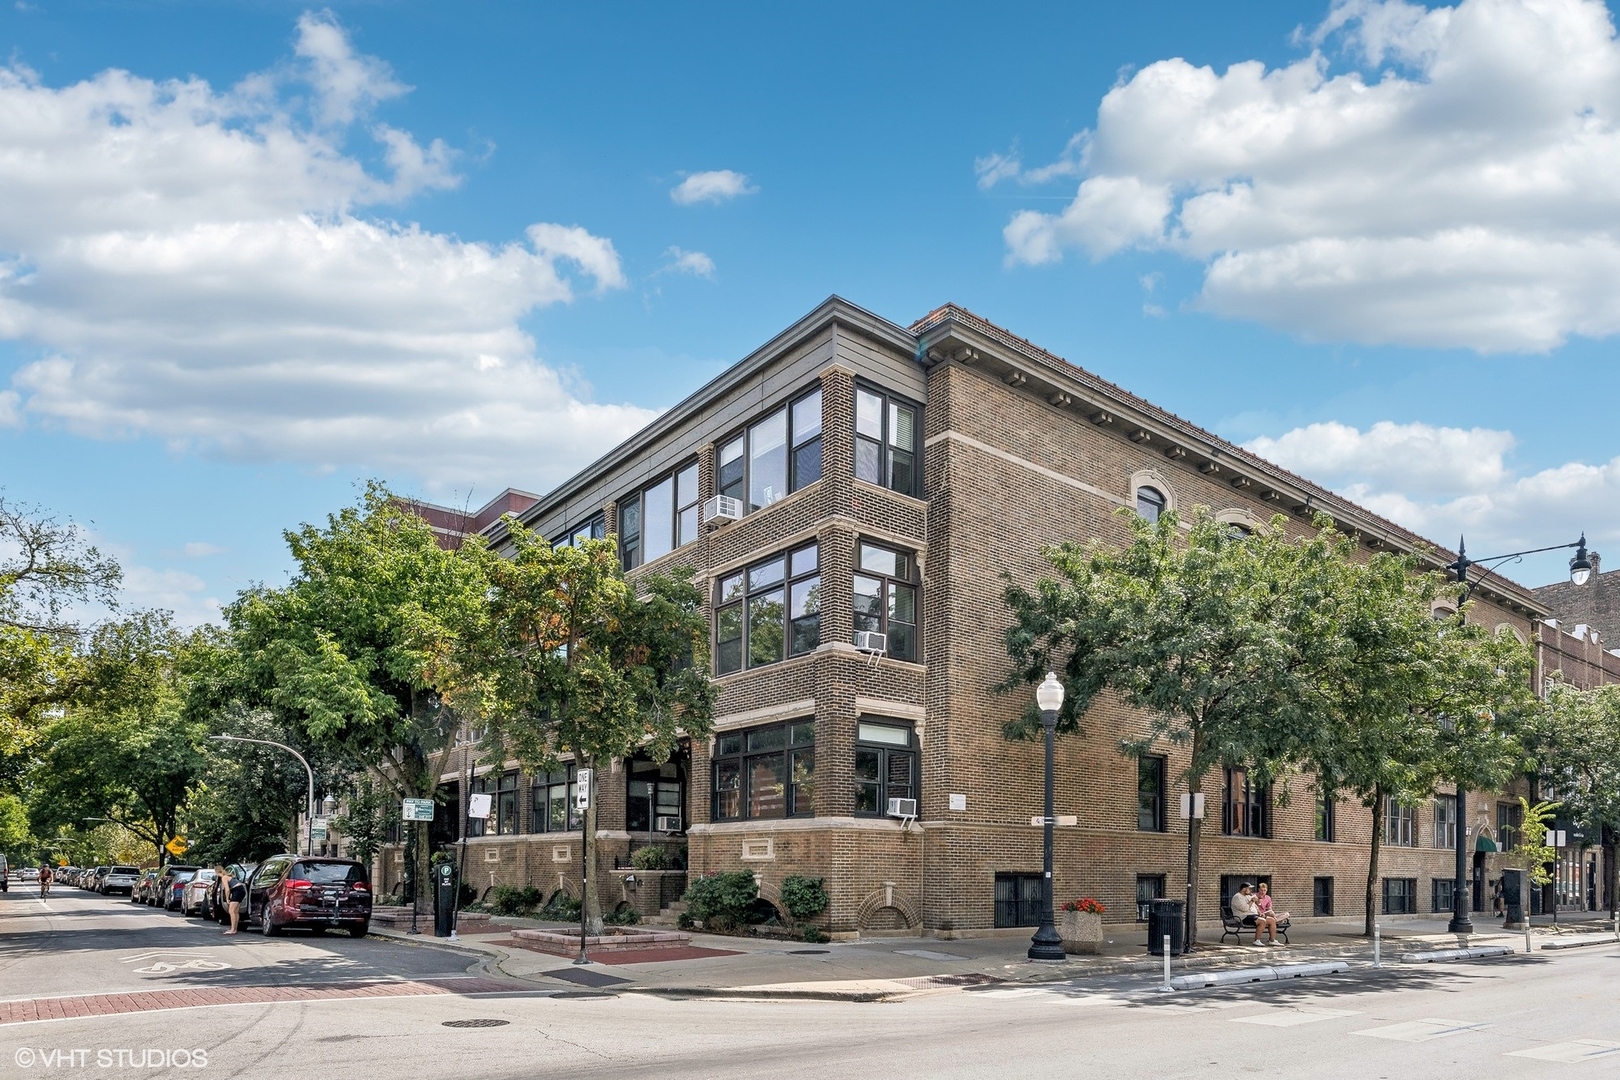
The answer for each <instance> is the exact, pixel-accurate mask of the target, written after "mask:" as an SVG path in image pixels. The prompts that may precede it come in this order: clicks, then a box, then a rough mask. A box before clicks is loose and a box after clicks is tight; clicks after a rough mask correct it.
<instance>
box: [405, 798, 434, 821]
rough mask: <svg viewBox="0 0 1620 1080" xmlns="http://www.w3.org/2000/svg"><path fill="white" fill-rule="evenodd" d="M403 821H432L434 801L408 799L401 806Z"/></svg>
mask: <svg viewBox="0 0 1620 1080" xmlns="http://www.w3.org/2000/svg"><path fill="white" fill-rule="evenodd" d="M400 820H401V821H432V820H433V800H432V799H406V800H405V801H404V802H403V803H401V804H400Z"/></svg>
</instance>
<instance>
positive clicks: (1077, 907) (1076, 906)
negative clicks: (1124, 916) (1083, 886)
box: [1063, 896, 1108, 915]
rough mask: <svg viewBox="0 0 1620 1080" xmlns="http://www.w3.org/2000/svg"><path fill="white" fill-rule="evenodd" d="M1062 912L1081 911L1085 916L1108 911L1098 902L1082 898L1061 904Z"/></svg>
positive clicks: (1087, 897) (1085, 897) (1086, 897)
mask: <svg viewBox="0 0 1620 1080" xmlns="http://www.w3.org/2000/svg"><path fill="white" fill-rule="evenodd" d="M1063 910H1064V911H1083V912H1085V913H1086V914H1087V915H1101V914H1102V913H1103V912H1105V911H1107V910H1108V909H1107V908H1105V907H1103V905H1102V903H1101V902H1100V901H1097V900H1093V899H1092V898H1091V897H1089V896H1082V897H1081V898H1080V899H1078V900H1065V901H1064V902H1063Z"/></svg>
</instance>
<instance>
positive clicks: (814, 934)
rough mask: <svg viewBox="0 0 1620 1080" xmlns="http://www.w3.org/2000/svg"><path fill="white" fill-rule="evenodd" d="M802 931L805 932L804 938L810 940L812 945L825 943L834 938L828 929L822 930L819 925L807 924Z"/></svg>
mask: <svg viewBox="0 0 1620 1080" xmlns="http://www.w3.org/2000/svg"><path fill="white" fill-rule="evenodd" d="M802 932H803V934H804V940H806V941H808V942H810V943H811V944H812V945H825V944H827V942H829V941H831V940H832V937H831V936H829V935H828V933H827V931H825V930H822V929H820V928H819V927H815V926H806V927H805V928H804V929H803V931H802Z"/></svg>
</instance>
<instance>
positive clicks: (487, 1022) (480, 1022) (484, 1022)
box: [443, 1016, 512, 1028]
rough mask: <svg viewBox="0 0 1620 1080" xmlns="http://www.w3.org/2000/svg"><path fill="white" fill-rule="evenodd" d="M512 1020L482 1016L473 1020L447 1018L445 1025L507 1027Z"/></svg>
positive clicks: (455, 1026)
mask: <svg viewBox="0 0 1620 1080" xmlns="http://www.w3.org/2000/svg"><path fill="white" fill-rule="evenodd" d="M511 1022H512V1021H510V1020H494V1019H491V1018H489V1017H484V1016H480V1017H475V1018H474V1019H471V1020H446V1021H445V1022H444V1025H443V1026H444V1027H449V1028H492V1027H505V1026H506V1025H507V1024H510V1023H511Z"/></svg>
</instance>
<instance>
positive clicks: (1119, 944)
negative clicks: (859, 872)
mask: <svg viewBox="0 0 1620 1080" xmlns="http://www.w3.org/2000/svg"><path fill="white" fill-rule="evenodd" d="M1447 921H1448V920H1447V917H1446V916H1439V917H1432V918H1426V917H1401V918H1397V919H1391V920H1389V921H1386V922H1383V923H1382V924H1381V926H1380V930H1381V936H1382V954H1383V960H1384V962H1385V963H1387V964H1393V963H1396V962H1398V958H1399V955H1400V954H1401V953H1406V952H1415V951H1424V950H1428V949H1442V948H1454V947H1456V946H1457V945H1458V943H1459V939H1458V938H1457V936H1456V935H1453V934H1448V933H1446V923H1447ZM1559 921H1560V924H1561V927H1560V928H1559V929H1557V930H1555V929H1554V928H1553V927H1552V926H1551V925H1550V923H1551V920H1550V919H1545V918H1543V917H1542V916H1536V917H1535V919H1534V920H1533V931H1532V934H1533V937H1534V939H1535V947H1536V948H1537V950H1539V949H1540V946H1541V945H1542V944H1543V943H1544V942H1547V941H1552V940H1555V939H1556V937H1557V936H1559V935H1560V934H1562V935H1571V936H1573V935H1590V934H1592V933H1594V932H1597V931H1601V930H1605V929H1608V927H1609V926H1610V925H1611V924H1609V923H1608V922H1607V921H1606V919H1605V918H1604V916H1603V913H1601V912H1583V913H1565V914H1563V915H1561V916H1560V919H1559ZM428 925H429V928H430V929H431V923H429V924H428ZM537 925H542V924H539V923H535V922H533V921H532V920H510V921H508V920H501V925H499V926H497V927H494V928H492V929H491V930H490V931H489V932H480V933H476V934H471V935H462V936H461V937H459V938H458V939H457V940H456V941H455V942H447V941H446V940H444V939H438V938H434V937H432V936H431V934H424V935H420V936H417V937H408V936H406V935H404V934H400V933H397V932H394V931H383V930H374V931H373V933H374V934H377V935H378V936H383V937H388V938H391V939H403V940H407V941H412V942H415V943H418V944H422V945H439V946H448V947H459V948H460V949H461V950H462V951H463V952H467V953H470V954H475V955H481V956H484V957H486V958H487V963H486V970H487V971H489V972H490V973H491V974H505V975H507V976H510V977H511V978H514V979H518V980H521V981H523V982H529V983H534V984H536V985H537V986H546V987H548V988H552V989H556V990H580V989H588V990H612V991H614V992H624V991H632V992H641V993H661V994H670V995H680V996H698V995H702V996H724V997H779V998H792V997H800V998H826V999H835V1000H855V1001H869V1000H879V999H883V998H892V997H898V996H907V995H913V994H919V993H929V992H939V991H945V990H956V989H961V988H963V987H969V986H991V985H996V984H1025V985H1029V984H1040V983H1054V982H1070V981H1076V980H1086V979H1096V978H1103V977H1106V976H1130V975H1141V976H1144V977H1150V976H1157V975H1159V974H1160V973H1161V972H1162V971H1163V959H1162V958H1161V957H1158V956H1149V955H1148V954H1147V945H1146V939H1147V931H1146V928H1145V926H1141V925H1138V926H1123V925H1121V926H1108V927H1105V928H1104V933H1105V935H1106V938H1107V940H1105V941H1104V943H1103V947H1102V952H1101V954H1100V955H1097V956H1071V957H1070V958H1069V959H1068V960H1067V961H1065V962H1063V963H1032V962H1030V961H1029V960H1027V959H1026V958H1025V956H1024V952H1025V950H1026V949H1027V948H1028V945H1029V940H1028V938H1027V937H1024V936H1022V935H1020V936H1018V937H993V938H970V939H964V940H954V941H940V940H938V939H934V938H878V939H870V940H863V941H853V942H835V943H832V944H827V945H809V944H804V943H802V942H786V941H769V940H761V939H756V938H737V937H722V936H720V935H715V934H702V933H694V934H693V935H692V942H691V945H692V948H691V949H688V950H682V958H665V956H666V955H667V954H659V958H658V959H650V958H649V959H648V960H645V961H639V962H638V961H635V954H634V953H625V954H619V955H615V956H601V957H592V960H593V962H592V963H591V964H588V965H575V964H574V963H573V962H572V960H573V958H572V957H568V956H556V955H553V954H548V953H542V952H534V951H531V950H528V949H524V948H520V947H515V946H514V945H513V943H512V942H513V939H512V938H511V936H510V931H511V930H512V929H517V928H519V927H521V926H537ZM545 925H550V926H557V924H545ZM1474 925H1475V930H1476V932H1475V934H1474V935H1473V936H1472V937H1470V938H1469V939H1468V942H1467V943H1468V944H1469V945H1474V946H1478V945H1506V946H1508V947H1510V948H1512V949H1514V951H1522V950H1523V948H1524V933H1523V931H1520V930H1512V931H1509V930H1503V929H1502V928H1501V924H1500V923H1499V922H1498V921H1497V920H1496V919H1493V918H1490V917H1489V916H1482V917H1480V918H1478V919H1477V920H1476V922H1475V924H1474ZM1361 928H1362V923H1361V920H1360V919H1359V918H1358V919H1336V920H1320V921H1319V920H1311V921H1309V922H1301V923H1298V924H1296V926H1295V927H1294V929H1293V930H1291V931H1290V937H1291V938H1292V940H1293V944H1292V945H1290V946H1287V947H1279V948H1265V947H1256V946H1253V945H1249V944H1243V945H1232V944H1226V945H1221V944H1218V943H1216V942H1217V939H1218V937H1219V934H1220V927H1219V925H1218V924H1217V925H1215V926H1214V927H1212V928H1206V929H1204V930H1203V931H1201V932H1200V935H1199V946H1198V949H1197V950H1196V951H1195V952H1193V953H1191V954H1188V955H1186V956H1182V957H1175V958H1173V959H1172V961H1171V970H1172V973H1173V974H1177V975H1179V974H1184V973H1187V972H1193V971H1208V970H1211V969H1220V968H1241V967H1260V966H1270V965H1276V964H1295V963H1313V962H1318V961H1329V960H1347V961H1351V962H1356V961H1362V962H1368V963H1370V962H1371V960H1372V957H1373V946H1372V942H1371V941H1370V940H1369V939H1367V938H1364V937H1362V936H1361ZM481 929H482V928H481ZM627 961H630V962H627Z"/></svg>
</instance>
